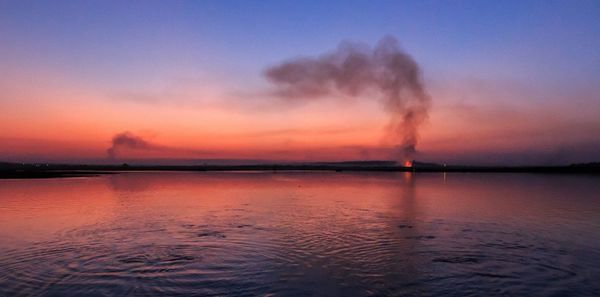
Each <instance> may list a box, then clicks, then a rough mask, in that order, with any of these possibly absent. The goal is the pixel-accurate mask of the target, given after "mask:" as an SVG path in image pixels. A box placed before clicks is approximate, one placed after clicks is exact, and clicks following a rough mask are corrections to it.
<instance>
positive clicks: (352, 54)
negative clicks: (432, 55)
mask: <svg viewBox="0 0 600 297" xmlns="http://www.w3.org/2000/svg"><path fill="white" fill-rule="evenodd" d="M265 76H266V77H267V79H268V80H269V81H270V82H272V83H273V84H274V85H275V87H276V89H275V95H276V96H278V97H280V98H285V99H289V100H311V99H317V98H323V97H335V98H338V99H341V100H343V99H344V98H346V99H347V98H355V97H356V98H364V99H370V98H373V99H375V100H379V101H380V102H381V103H382V105H383V107H384V109H385V110H386V111H387V112H388V113H389V115H390V120H389V124H388V127H387V129H388V133H387V137H386V140H389V141H391V142H392V143H393V144H394V145H396V146H397V147H398V153H399V154H400V156H398V157H399V158H400V159H404V160H408V159H409V158H410V157H411V155H412V154H414V153H415V152H416V146H417V142H418V139H419V133H418V132H419V127H420V126H421V125H422V124H423V123H424V122H425V121H426V120H427V118H428V110H429V106H430V101H431V100H430V97H429V95H428V94H427V92H426V90H425V88H424V86H423V82H422V78H421V71H420V69H419V65H418V64H417V63H416V62H415V60H414V59H413V58H412V57H411V56H410V55H408V54H407V53H405V52H404V51H402V50H401V49H400V47H399V46H398V42H397V41H396V39H395V38H393V37H391V36H388V37H385V38H383V39H382V40H381V41H379V43H378V44H377V45H376V46H375V47H374V48H370V47H368V46H364V45H361V44H354V43H348V42H342V43H340V45H339V46H338V48H337V49H336V50H335V51H334V52H331V53H327V54H324V55H322V56H318V57H305V58H298V59H294V60H289V61H286V62H283V63H282V64H279V65H276V66H274V67H271V68H268V69H267V70H266V71H265Z"/></svg>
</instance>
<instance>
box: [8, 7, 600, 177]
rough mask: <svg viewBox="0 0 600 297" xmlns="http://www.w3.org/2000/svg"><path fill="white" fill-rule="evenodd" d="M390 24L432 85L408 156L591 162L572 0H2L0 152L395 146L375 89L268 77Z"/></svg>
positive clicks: (588, 28)
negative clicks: (355, 90) (298, 84)
mask: <svg viewBox="0 0 600 297" xmlns="http://www.w3.org/2000/svg"><path fill="white" fill-rule="evenodd" d="M386 37H393V38H395V39H396V40H397V41H398V43H399V47H400V49H401V50H402V51H403V52H404V53H406V54H408V55H409V56H410V57H412V59H414V61H415V62H416V63H417V64H418V67H419V70H420V78H421V80H422V84H423V86H424V88H425V90H426V93H427V95H428V97H429V98H430V106H429V107H428V113H427V119H426V120H425V121H424V122H423V123H422V124H421V125H420V126H419V128H418V143H417V146H416V152H415V153H414V154H412V155H411V156H410V157H411V158H414V159H417V160H422V161H430V162H440V163H456V164H458V163H460V164H506V165H517V164H569V163H573V162H592V161H600V55H599V54H598V48H600V2H599V1H583V0H582V1H579V0H576V1H566V0H565V1H156V2H154V1H21V0H19V1H16V0H15V1H12V0H9V1H0V69H1V71H0V161H13V162H61V163H81V162H84V163H85V162H87V163H118V162H122V161H123V160H139V161H140V162H142V161H143V160H147V161H148V160H159V159H160V160H165V159H166V160H172V161H173V162H175V160H205V159H252V160H285V161H341V160H357V159H360V160H376V159H377V160H379V159H397V158H398V156H397V154H396V153H395V150H396V149H397V143H394V141H391V140H390V136H389V131H388V130H389V129H388V128H389V123H390V112H389V111H387V110H386V108H385V106H384V104H381V99H380V98H378V96H380V94H377V93H369V92H365V93H360V94H355V95H353V96H351V97H352V98H350V99H348V98H344V99H343V100H340V99H339V98H337V97H340V96H341V95H339V94H328V96H325V98H309V99H310V100H289V99H286V98H280V97H277V96H275V95H274V94H275V93H274V92H273V90H274V89H275V88H276V87H277V86H274V84H273V81H272V80H269V78H268V77H267V76H266V73H267V72H268V69H271V68H273V67H277V65H282V63H286V62H289V61H297V60H294V59H299V58H305V59H307V58H314V59H318V57H323V56H324V55H327V54H328V53H332V52H334V51H335V50H336V49H337V48H338V46H339V45H340V43H341V44H342V46H343V45H344V44H348V43H349V42H353V43H356V44H358V46H361V47H365V48H373V47H376V46H377V44H378V42H380V40H382V39H385V38H386ZM342 97H343V96H342ZM346 97H347V96H346ZM305 99H306V98H305ZM313 99H314V100H313ZM292 101H293V102H292ZM111 148H112V150H111ZM148 162H150V161H148Z"/></svg>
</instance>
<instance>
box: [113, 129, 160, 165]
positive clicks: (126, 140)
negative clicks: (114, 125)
mask: <svg viewBox="0 0 600 297" xmlns="http://www.w3.org/2000/svg"><path fill="white" fill-rule="evenodd" d="M125 148H127V149H137V150H164V149H166V147H163V146H160V145H156V144H152V143H150V142H148V141H146V140H144V139H143V138H141V137H139V136H136V135H134V134H132V133H131V132H122V133H119V134H117V135H115V136H113V138H112V145H111V146H110V147H109V148H108V149H107V150H106V153H107V154H108V157H109V158H110V159H115V158H116V157H117V154H118V153H119V151H121V150H122V149H125Z"/></svg>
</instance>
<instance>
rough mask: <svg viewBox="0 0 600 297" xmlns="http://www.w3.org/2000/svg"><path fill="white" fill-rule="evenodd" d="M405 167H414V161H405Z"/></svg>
mask: <svg viewBox="0 0 600 297" xmlns="http://www.w3.org/2000/svg"><path fill="white" fill-rule="evenodd" d="M404 167H412V161H409V160H406V161H404Z"/></svg>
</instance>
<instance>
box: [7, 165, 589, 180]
mask: <svg viewBox="0 0 600 297" xmlns="http://www.w3.org/2000/svg"><path fill="white" fill-rule="evenodd" d="M128 171H137V172H139V171H164V172H168V171H190V172H210V171H215V172H223V171H272V172H277V171H333V172H465V173H467V172H473V173H486V172H489V173H554V174H600V166H599V165H598V163H590V164H574V165H568V166H459V165H448V166H445V165H438V164H428V163H418V162H415V163H414V166H411V167H406V166H398V165H390V164H389V163H385V164H371V163H369V162H363V163H361V162H340V163H314V164H268V165H266V164H264V165H261V164H258V165H193V166H168V165H164V166H163V165H161V166H154V165H127V164H123V165H64V164H62V165H60V164H14V163H3V164H2V165H0V179H20V178H57V177H80V176H97V175H101V174H116V173H120V172H128Z"/></svg>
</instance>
